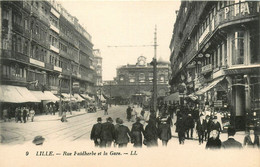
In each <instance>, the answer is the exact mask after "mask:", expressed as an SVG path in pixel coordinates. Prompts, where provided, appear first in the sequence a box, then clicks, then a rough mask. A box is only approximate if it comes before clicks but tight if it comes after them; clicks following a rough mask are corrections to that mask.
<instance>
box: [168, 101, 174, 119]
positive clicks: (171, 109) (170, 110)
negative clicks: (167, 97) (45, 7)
mask: <svg viewBox="0 0 260 167" xmlns="http://www.w3.org/2000/svg"><path fill="white" fill-rule="evenodd" d="M169 103H170V104H169V107H168V112H169V114H170V117H171V119H173V112H174V106H173V104H172V102H171V101H170V102H169Z"/></svg>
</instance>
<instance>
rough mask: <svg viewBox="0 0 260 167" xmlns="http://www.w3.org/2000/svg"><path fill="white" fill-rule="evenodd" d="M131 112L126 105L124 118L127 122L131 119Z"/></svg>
mask: <svg viewBox="0 0 260 167" xmlns="http://www.w3.org/2000/svg"><path fill="white" fill-rule="evenodd" d="M131 112H132V108H131V107H130V106H128V108H127V109H126V119H127V121H128V122H129V121H130V119H131Z"/></svg>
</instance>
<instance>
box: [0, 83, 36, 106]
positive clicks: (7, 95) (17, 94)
mask: <svg viewBox="0 0 260 167" xmlns="http://www.w3.org/2000/svg"><path fill="white" fill-rule="evenodd" d="M0 101H1V102H8V103H26V102H41V101H40V100H38V99H37V98H36V97H35V96H34V95H33V94H32V93H30V91H29V90H28V89H27V88H26V87H20V86H11V85H0Z"/></svg>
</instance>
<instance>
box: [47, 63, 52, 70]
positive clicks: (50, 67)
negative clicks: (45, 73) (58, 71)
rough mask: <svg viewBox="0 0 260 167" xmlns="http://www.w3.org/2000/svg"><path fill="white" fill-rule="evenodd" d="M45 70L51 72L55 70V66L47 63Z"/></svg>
mask: <svg viewBox="0 0 260 167" xmlns="http://www.w3.org/2000/svg"><path fill="white" fill-rule="evenodd" d="M45 68H47V69H49V70H53V65H52V64H49V63H45Z"/></svg>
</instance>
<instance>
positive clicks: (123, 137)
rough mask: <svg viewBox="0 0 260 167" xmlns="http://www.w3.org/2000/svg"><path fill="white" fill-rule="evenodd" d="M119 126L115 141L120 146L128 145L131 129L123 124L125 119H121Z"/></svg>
mask: <svg viewBox="0 0 260 167" xmlns="http://www.w3.org/2000/svg"><path fill="white" fill-rule="evenodd" d="M118 122H119V126H118V127H117V129H116V130H115V141H116V143H117V144H118V147H119V148H121V147H127V143H128V142H129V141H130V140H129V138H131V133H130V130H129V128H128V127H127V126H125V125H123V123H124V122H123V120H122V119H120V120H119V121H118Z"/></svg>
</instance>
